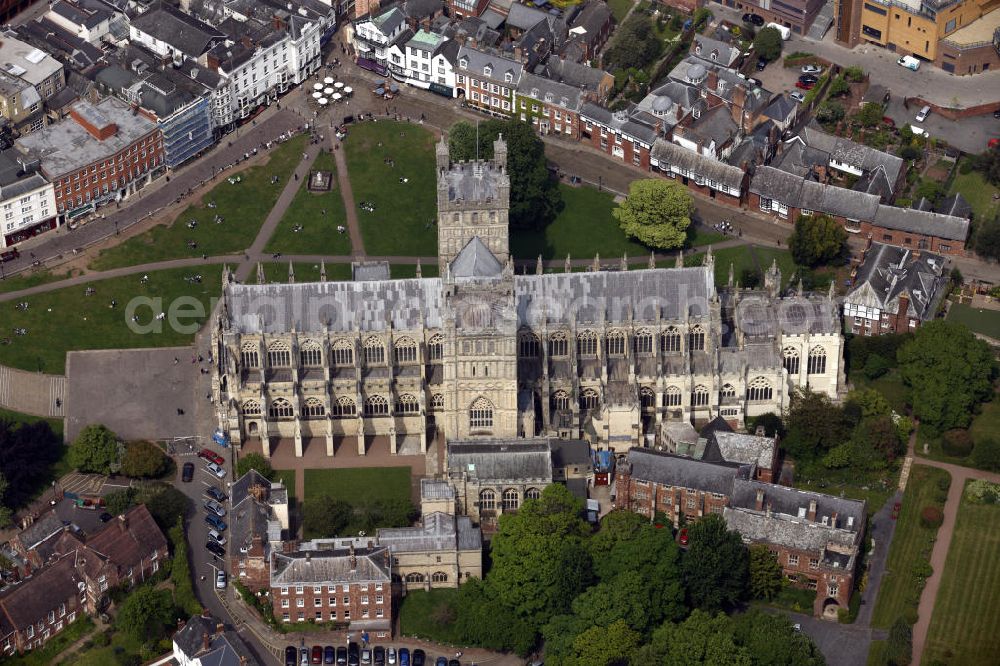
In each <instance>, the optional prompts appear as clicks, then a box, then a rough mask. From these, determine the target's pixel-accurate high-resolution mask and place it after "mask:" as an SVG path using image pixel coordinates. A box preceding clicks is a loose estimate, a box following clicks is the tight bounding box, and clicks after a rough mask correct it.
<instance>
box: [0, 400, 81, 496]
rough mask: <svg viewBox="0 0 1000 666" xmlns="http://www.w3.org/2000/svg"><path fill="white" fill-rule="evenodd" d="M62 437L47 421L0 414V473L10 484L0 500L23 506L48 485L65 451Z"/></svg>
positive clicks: (1, 494) (0, 494)
mask: <svg viewBox="0 0 1000 666" xmlns="http://www.w3.org/2000/svg"><path fill="white" fill-rule="evenodd" d="M65 451H66V449H65V445H64V444H63V443H62V439H61V438H60V437H58V436H56V434H55V433H54V432H52V428H51V427H50V426H49V424H48V423H47V422H46V421H42V420H39V421H35V422H34V423H26V422H23V423H19V422H15V421H12V420H7V419H4V418H3V417H2V416H0V475H2V476H3V478H4V479H6V481H7V484H6V487H5V488H4V489H3V492H2V493H0V502H2V504H3V506H5V507H7V508H8V509H10V510H13V509H17V508H20V507H21V506H23V505H24V504H26V503H27V502H29V501H31V500H32V499H33V498H34V497H36V496H37V495H38V494H39V492H40V491H41V490H42V489H43V488H44V487H45V486H48V484H49V481H50V480H51V477H52V471H51V470H52V465H53V463H55V462H56V461H57V460H58V459H59V457H60V456H61V455H62V454H63V453H65Z"/></svg>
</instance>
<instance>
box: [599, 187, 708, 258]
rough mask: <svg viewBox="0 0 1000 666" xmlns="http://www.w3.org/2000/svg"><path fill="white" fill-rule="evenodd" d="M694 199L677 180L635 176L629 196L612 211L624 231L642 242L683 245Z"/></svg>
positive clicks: (655, 245) (664, 246) (657, 245)
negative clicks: (642, 178)
mask: <svg viewBox="0 0 1000 666" xmlns="http://www.w3.org/2000/svg"><path fill="white" fill-rule="evenodd" d="M692 213H694V200H693V199H692V197H691V193H690V192H689V191H688V190H687V188H686V187H684V186H683V185H681V184H680V183H678V182H677V181H675V180H664V179H661V178H655V179H654V178H647V179H645V180H634V181H632V183H631V184H630V185H629V188H628V196H627V197H625V200H624V201H623V202H622V203H620V204H618V206H617V207H616V208H615V209H614V210H613V211H611V214H612V215H614V217H615V219H616V220H618V224H619V226H621V228H622V231H624V232H625V235H626V236H628V237H629V238H635V239H636V240H638V241H639V242H640V243H642V244H643V245H647V246H649V247H653V248H657V249H662V250H669V249H672V248H678V247H681V246H682V245H684V241H685V240H686V239H687V228H688V227H689V226H691V215H692Z"/></svg>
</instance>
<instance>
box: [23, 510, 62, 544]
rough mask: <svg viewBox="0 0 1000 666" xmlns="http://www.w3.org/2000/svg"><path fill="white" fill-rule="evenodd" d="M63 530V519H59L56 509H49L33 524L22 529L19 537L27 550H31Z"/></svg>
mask: <svg viewBox="0 0 1000 666" xmlns="http://www.w3.org/2000/svg"><path fill="white" fill-rule="evenodd" d="M62 531H63V524H62V520H60V519H59V516H57V515H56V512H55V511H49V512H48V513H46V514H45V515H44V516H42V517H41V518H39V519H38V520H36V521H35V522H33V523H32V524H31V525H28V527H26V528H24V529H23V530H21V533H20V534H18V535H17V539H18V541H20V542H21V545H22V546H24V548H25V550H31V549H32V548H35V547H36V546H38V544H40V543H42V542H43V541H45V540H46V539H48V538H49V537H51V536H52V535H54V534H58V533H59V532H62Z"/></svg>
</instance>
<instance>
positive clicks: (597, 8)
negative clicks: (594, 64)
mask: <svg viewBox="0 0 1000 666" xmlns="http://www.w3.org/2000/svg"><path fill="white" fill-rule="evenodd" d="M610 20H611V10H610V9H609V8H608V4H607V3H606V2H603V0H591V1H590V2H588V3H587V4H585V5H584V6H583V9H581V10H580V11H579V12H578V13H577V15H576V16H575V17H573V20H572V21H570V24H569V27H570V31H571V32H576V33H579V31H580V30H581V29H582V30H583V31H584V35H583V38H584V39H585V40H586V41H587V42H588V43H590V42H591V41H593V39H594V38H595V37H597V35H598V34H600V32H601V30H602V29H603V28H604V26H605V25H607V23H608V21H610Z"/></svg>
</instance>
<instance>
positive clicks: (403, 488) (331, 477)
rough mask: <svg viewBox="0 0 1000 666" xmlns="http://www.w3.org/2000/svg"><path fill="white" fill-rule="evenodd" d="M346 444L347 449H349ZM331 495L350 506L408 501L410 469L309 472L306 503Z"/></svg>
mask: <svg viewBox="0 0 1000 666" xmlns="http://www.w3.org/2000/svg"><path fill="white" fill-rule="evenodd" d="M350 444H351V443H350V442H346V443H345V444H344V445H345V446H349V445H350ZM319 495H329V496H330V497H333V498H335V499H341V500H344V501H346V502H349V503H351V504H361V503H363V502H366V501H373V500H392V499H402V500H409V499H410V497H411V488H410V468H409V467H347V468H340V469H307V470H306V471H305V491H304V493H303V496H304V498H305V499H308V498H309V497H317V496H319Z"/></svg>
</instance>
